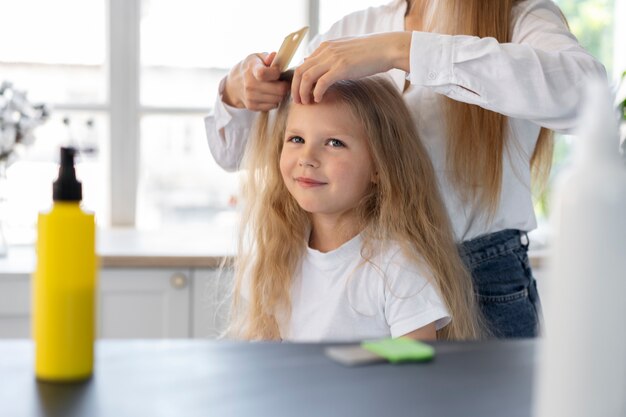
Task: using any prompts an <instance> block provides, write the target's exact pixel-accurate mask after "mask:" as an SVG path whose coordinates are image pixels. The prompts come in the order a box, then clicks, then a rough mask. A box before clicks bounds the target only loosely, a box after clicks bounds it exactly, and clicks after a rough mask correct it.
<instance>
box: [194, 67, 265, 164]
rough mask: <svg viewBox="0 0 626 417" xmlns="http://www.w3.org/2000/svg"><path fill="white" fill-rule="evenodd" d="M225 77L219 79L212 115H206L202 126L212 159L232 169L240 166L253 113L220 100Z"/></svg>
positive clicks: (252, 121) (250, 128) (254, 115)
mask: <svg viewBox="0 0 626 417" xmlns="http://www.w3.org/2000/svg"><path fill="white" fill-rule="evenodd" d="M225 80H226V79H225V78H224V79H222V81H221V82H220V86H219V94H218V95H217V99H216V100H215V107H214V108H213V114H211V115H209V116H207V117H205V119H204V127H205V129H206V134H207V140H208V142H209V149H211V154H212V155H213V158H214V159H215V162H217V164H218V165H219V166H220V167H222V168H223V169H225V170H226V171H230V172H233V171H236V170H238V169H239V165H240V163H241V159H242V158H243V153H244V151H245V149H246V143H247V142H248V136H249V135H250V132H251V130H252V125H253V123H254V118H255V117H256V113H255V112H253V111H250V110H247V109H238V108H236V107H232V106H229V105H228V104H226V103H224V102H223V101H222V95H223V93H224V83H225Z"/></svg>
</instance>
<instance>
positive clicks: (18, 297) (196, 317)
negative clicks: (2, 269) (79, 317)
mask: <svg viewBox="0 0 626 417" xmlns="http://www.w3.org/2000/svg"><path fill="white" fill-rule="evenodd" d="M231 279H232V272H231V271H230V270H225V271H224V272H223V273H220V272H219V270H215V269H208V268H207V269H197V270H196V269H192V268H178V269H176V268H103V269H102V270H101V271H100V275H99V291H98V300H97V303H98V304H97V309H98V312H97V335H98V337H99V338H132V339H146V338H188V337H199V338H207V337H209V338H214V337H216V336H217V335H218V334H220V332H221V331H222V330H223V329H224V327H225V323H226V316H227V313H228V307H229V299H228V298H227V293H228V289H227V288H228V286H229V285H230V281H231ZM30 283H31V281H30V274H26V273H10V274H9V273H7V274H0V338H27V337H30V335H31V329H30V326H31V317H30V316H31V289H30Z"/></svg>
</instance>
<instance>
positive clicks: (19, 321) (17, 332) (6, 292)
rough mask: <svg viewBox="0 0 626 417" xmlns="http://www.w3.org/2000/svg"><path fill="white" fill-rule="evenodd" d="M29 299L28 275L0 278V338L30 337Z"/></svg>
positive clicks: (10, 275) (17, 274)
mask: <svg viewBox="0 0 626 417" xmlns="http://www.w3.org/2000/svg"><path fill="white" fill-rule="evenodd" d="M30 297H31V294H30V280H29V275H28V274H19V273H11V274H7V275H4V276H2V278H0V338H27V337H30V334H31V331H30V304H31V303H30Z"/></svg>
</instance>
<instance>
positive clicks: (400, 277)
mask: <svg viewBox="0 0 626 417" xmlns="http://www.w3.org/2000/svg"><path fill="white" fill-rule="evenodd" d="M361 247H362V238H361V236H360V235H357V236H356V237H355V238H353V239H352V240H350V241H348V242H346V243H345V244H343V245H342V246H341V247H339V248H337V249H335V250H333V251H330V252H327V253H322V252H319V251H317V250H314V249H310V248H307V250H306V253H305V256H304V258H303V260H302V263H301V268H300V270H299V271H298V272H297V273H296V274H295V275H294V278H293V282H292V288H291V303H292V312H291V317H289V318H284V317H283V318H281V317H280V314H279V315H278V322H279V327H280V333H281V337H282V338H283V340H288V341H294V342H319V341H359V340H366V339H376V338H382V337H398V336H402V335H404V334H407V333H409V332H411V331H413V330H416V329H419V328H420V327H423V326H425V325H427V324H430V323H433V322H435V326H436V328H437V329H438V330H439V329H441V328H442V327H444V326H445V325H447V324H448V323H449V322H450V314H449V313H448V310H447V309H446V306H445V304H444V303H443V301H442V299H441V297H440V295H439V293H438V290H437V289H436V287H435V286H434V285H433V284H432V283H431V278H429V276H428V274H427V273H424V272H423V271H424V270H425V267H418V266H417V265H413V264H412V263H409V262H408V261H407V259H406V257H405V256H404V255H403V254H402V251H401V250H400V247H399V246H398V245H390V246H389V247H388V248H385V249H383V250H381V251H379V252H380V253H378V254H376V255H374V256H373V257H372V259H371V260H369V262H365V261H364V259H363V258H362V256H361Z"/></svg>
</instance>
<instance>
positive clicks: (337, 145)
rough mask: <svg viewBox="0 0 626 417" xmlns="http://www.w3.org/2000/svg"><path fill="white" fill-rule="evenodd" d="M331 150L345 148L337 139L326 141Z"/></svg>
mask: <svg viewBox="0 0 626 417" xmlns="http://www.w3.org/2000/svg"><path fill="white" fill-rule="evenodd" d="M327 143H328V144H329V145H330V146H331V147H333V148H345V146H346V145H345V143H343V142H342V141H340V140H339V139H328V142H327Z"/></svg>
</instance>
